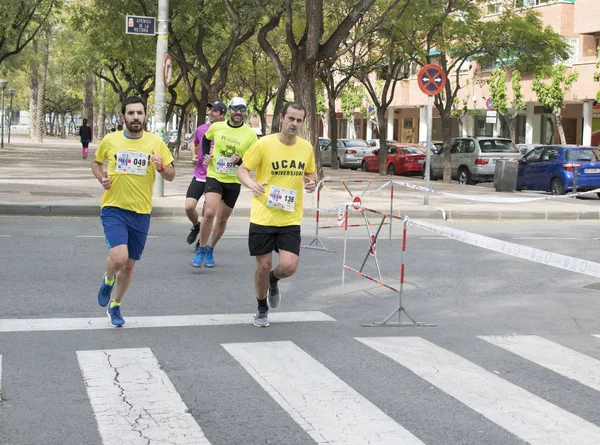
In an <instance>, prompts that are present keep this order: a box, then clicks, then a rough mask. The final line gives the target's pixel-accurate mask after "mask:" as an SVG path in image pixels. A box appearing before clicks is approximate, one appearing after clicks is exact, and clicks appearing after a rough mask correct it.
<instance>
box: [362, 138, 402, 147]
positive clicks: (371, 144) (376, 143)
mask: <svg viewBox="0 0 600 445" xmlns="http://www.w3.org/2000/svg"><path fill="white" fill-rule="evenodd" d="M386 142H387V143H388V144H391V143H392V142H394V143H398V141H394V140H391V139H387V140H386ZM367 144H368V145H369V147H372V148H374V149H378V148H379V146H380V145H379V144H380V142H379V139H369V140H367Z"/></svg>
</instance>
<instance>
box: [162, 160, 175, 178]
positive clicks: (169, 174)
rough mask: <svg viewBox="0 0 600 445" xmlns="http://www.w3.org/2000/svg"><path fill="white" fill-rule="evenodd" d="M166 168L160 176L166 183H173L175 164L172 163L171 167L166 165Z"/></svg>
mask: <svg viewBox="0 0 600 445" xmlns="http://www.w3.org/2000/svg"><path fill="white" fill-rule="evenodd" d="M164 168H165V169H164V170H163V171H162V172H160V175H161V176H162V177H163V178H164V179H165V180H166V181H169V182H171V181H173V179H175V165H173V163H172V162H171V163H170V164H169V165H165V166H164Z"/></svg>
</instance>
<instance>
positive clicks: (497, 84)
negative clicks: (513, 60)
mask: <svg viewBox="0 0 600 445" xmlns="http://www.w3.org/2000/svg"><path fill="white" fill-rule="evenodd" d="M488 84H489V86H490V98H491V99H492V104H494V108H495V109H496V111H497V112H498V114H499V115H501V116H503V117H504V119H505V120H506V123H507V125H508V129H509V131H510V138H511V139H512V140H513V142H517V140H516V139H517V136H516V134H517V128H516V127H517V125H516V122H517V115H518V113H519V110H520V109H522V108H523V107H524V106H525V101H524V100H523V98H524V96H523V92H522V91H521V73H520V72H519V71H518V70H514V71H513V72H512V73H511V87H512V99H511V98H509V94H508V90H507V88H506V71H505V70H503V69H499V68H497V69H495V70H494V71H492V74H491V76H490V79H489V80H488Z"/></svg>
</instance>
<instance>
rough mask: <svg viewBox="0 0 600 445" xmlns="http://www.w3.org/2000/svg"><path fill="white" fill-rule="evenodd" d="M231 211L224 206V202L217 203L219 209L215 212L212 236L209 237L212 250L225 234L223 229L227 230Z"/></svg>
mask: <svg viewBox="0 0 600 445" xmlns="http://www.w3.org/2000/svg"><path fill="white" fill-rule="evenodd" d="M232 212H233V209H232V208H231V207H229V206H228V205H227V204H225V201H221V202H219V209H218V210H217V216H216V220H215V224H214V226H213V230H212V234H211V237H210V247H212V248H213V249H214V248H215V246H216V245H217V243H218V242H219V240H220V239H221V237H222V236H223V233H225V229H226V228H227V221H229V217H230V216H231V213H232Z"/></svg>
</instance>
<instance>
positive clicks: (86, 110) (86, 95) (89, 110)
mask: <svg viewBox="0 0 600 445" xmlns="http://www.w3.org/2000/svg"><path fill="white" fill-rule="evenodd" d="M94 83H95V77H94V75H93V74H86V76H85V81H84V84H83V118H84V119H87V120H88V125H92V123H93V122H94ZM92 131H93V130H92Z"/></svg>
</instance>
